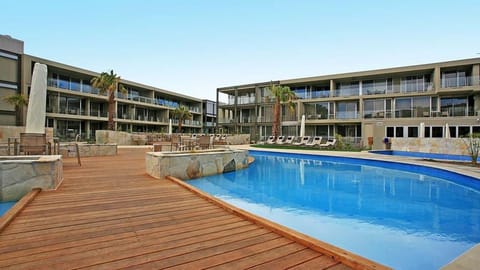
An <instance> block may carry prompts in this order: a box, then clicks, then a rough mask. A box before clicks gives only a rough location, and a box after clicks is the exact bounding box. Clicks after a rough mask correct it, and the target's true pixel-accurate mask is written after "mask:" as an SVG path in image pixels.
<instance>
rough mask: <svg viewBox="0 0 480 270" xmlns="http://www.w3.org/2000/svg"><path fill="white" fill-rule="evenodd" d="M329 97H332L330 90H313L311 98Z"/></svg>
mask: <svg viewBox="0 0 480 270" xmlns="http://www.w3.org/2000/svg"><path fill="white" fill-rule="evenodd" d="M328 97H330V90H322V91H312V96H311V98H328Z"/></svg>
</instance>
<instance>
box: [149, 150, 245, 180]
mask: <svg viewBox="0 0 480 270" xmlns="http://www.w3.org/2000/svg"><path fill="white" fill-rule="evenodd" d="M145 162H146V169H147V173H148V174H149V175H151V176H153V177H155V178H158V179H163V178H164V177H165V176H167V175H171V176H174V177H176V178H179V179H182V180H187V179H193V178H198V177H202V176H207V175H214V174H219V173H224V172H230V171H235V170H240V169H244V168H247V167H248V151H246V150H230V149H214V150H200V151H195V152H161V153H160V152H148V153H147V154H146V157H145Z"/></svg>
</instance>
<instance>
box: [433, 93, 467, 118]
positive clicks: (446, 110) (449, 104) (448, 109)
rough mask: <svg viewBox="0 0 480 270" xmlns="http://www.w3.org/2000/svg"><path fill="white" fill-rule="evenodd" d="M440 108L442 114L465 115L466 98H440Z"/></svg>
mask: <svg viewBox="0 0 480 270" xmlns="http://www.w3.org/2000/svg"><path fill="white" fill-rule="evenodd" d="M440 108H441V111H442V116H466V115H468V112H467V111H468V99H467V98H466V97H459V98H441V99H440Z"/></svg>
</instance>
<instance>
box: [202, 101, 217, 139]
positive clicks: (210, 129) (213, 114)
mask: <svg viewBox="0 0 480 270" xmlns="http://www.w3.org/2000/svg"><path fill="white" fill-rule="evenodd" d="M202 103H203V133H205V134H213V133H215V127H216V125H217V103H216V102H215V101H212V100H208V99H204V100H203V101H202Z"/></svg>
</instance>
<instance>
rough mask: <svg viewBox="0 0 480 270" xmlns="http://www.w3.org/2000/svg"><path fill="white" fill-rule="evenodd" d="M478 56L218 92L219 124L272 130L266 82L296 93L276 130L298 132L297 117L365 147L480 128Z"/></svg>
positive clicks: (313, 129)
mask: <svg viewBox="0 0 480 270" xmlns="http://www.w3.org/2000/svg"><path fill="white" fill-rule="evenodd" d="M479 76H480V58H474V59H464V60H457V61H448V62H441V63H432V64H425V65H415V66H406V67H397V68H388V69H380V70H370V71H362V72H352V73H344V74H333V75H325V76H316V77H309V78H298V79H290V80H280V81H272V82H260V83H253V84H247V85H236V86H230V87H222V88H218V89H217V104H219V103H218V102H219V99H220V100H226V103H225V104H219V105H218V114H217V121H218V123H217V126H218V128H222V129H224V130H226V131H227V132H229V133H235V132H238V133H250V134H251V137H252V138H253V139H257V140H261V139H263V138H265V137H267V136H269V135H271V130H272V122H273V105H274V103H273V102H274V99H273V97H272V94H271V92H270V91H269V86H270V84H278V85H283V86H289V87H290V89H291V90H292V91H294V92H295V93H296V95H297V97H298V99H297V100H296V101H295V103H296V106H295V110H294V111H291V110H289V109H287V108H285V106H283V109H282V115H281V133H282V134H283V135H287V136H288V135H297V136H298V135H299V131H300V124H301V119H302V116H303V115H305V132H306V135H310V136H323V137H324V138H326V137H334V136H335V135H336V134H339V135H341V136H343V137H345V138H347V139H350V140H351V141H353V142H357V143H361V144H362V145H363V146H367V145H368V141H369V138H370V140H372V139H373V141H374V144H375V145H377V146H379V145H381V144H382V143H381V142H382V141H383V139H384V138H385V137H390V138H395V137H419V136H421V137H428V138H438V137H445V136H450V137H462V136H465V135H467V134H469V133H471V132H480V118H479V117H480V84H479ZM447 129H448V130H447Z"/></svg>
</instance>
